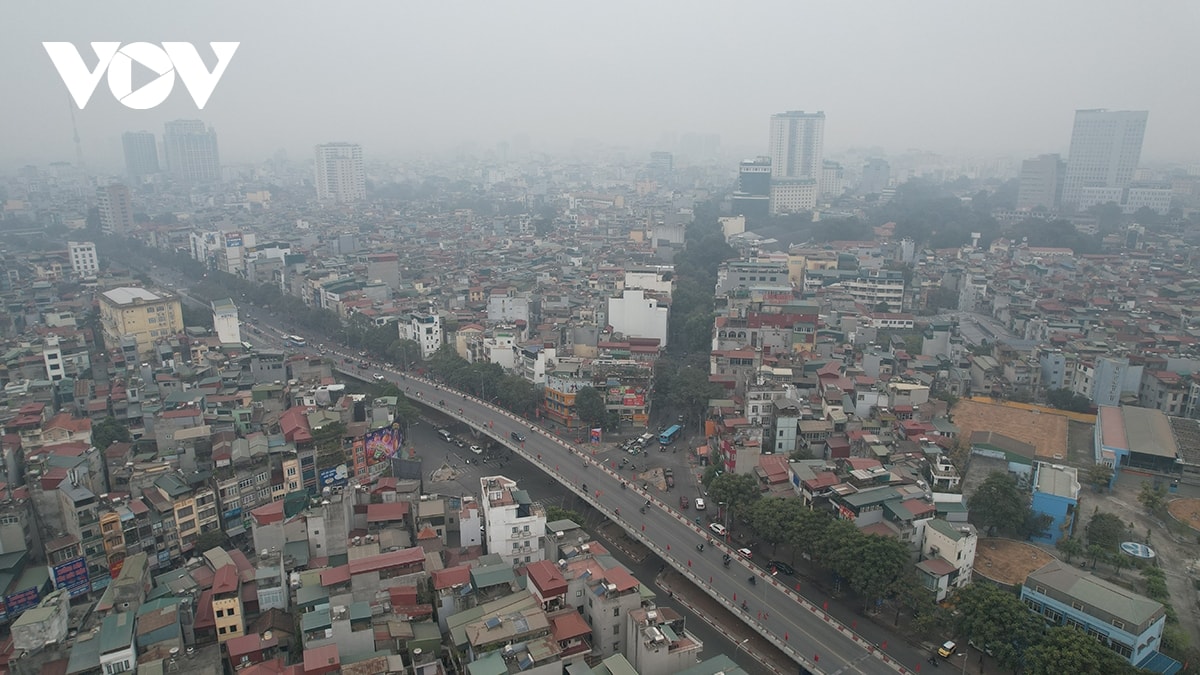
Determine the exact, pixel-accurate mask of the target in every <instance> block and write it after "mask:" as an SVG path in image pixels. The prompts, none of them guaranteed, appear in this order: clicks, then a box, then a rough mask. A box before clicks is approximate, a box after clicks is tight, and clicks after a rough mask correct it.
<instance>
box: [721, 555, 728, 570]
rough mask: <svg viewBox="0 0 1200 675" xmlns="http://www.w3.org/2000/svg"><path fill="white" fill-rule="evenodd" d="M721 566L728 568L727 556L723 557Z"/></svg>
mask: <svg viewBox="0 0 1200 675" xmlns="http://www.w3.org/2000/svg"><path fill="white" fill-rule="evenodd" d="M721 564H722V565H725V566H726V567H729V556H725V559H724V560H722V561H721Z"/></svg>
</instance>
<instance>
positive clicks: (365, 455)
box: [353, 423, 404, 477]
mask: <svg viewBox="0 0 1200 675" xmlns="http://www.w3.org/2000/svg"><path fill="white" fill-rule="evenodd" d="M403 446H404V431H403V430H402V429H401V428H400V425H399V424H398V423H397V424H392V425H391V426H387V427H382V428H380V429H375V430H374V431H369V432H367V433H366V435H364V436H363V440H362V450H361V456H360V450H359V447H358V446H357V443H356V444H355V447H354V448H353V452H354V457H355V462H354V471H355V473H356V475H359V476H361V477H366V476H372V475H380V474H382V473H383V472H384V471H386V470H387V467H388V464H389V460H390V459H391V458H392V457H395V456H396V454H397V453H398V452H400V448H401V447H403ZM360 460H361V461H360Z"/></svg>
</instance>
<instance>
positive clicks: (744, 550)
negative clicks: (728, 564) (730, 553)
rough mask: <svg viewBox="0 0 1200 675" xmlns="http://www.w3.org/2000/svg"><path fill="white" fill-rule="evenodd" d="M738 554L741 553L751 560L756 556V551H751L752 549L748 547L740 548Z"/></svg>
mask: <svg viewBox="0 0 1200 675" xmlns="http://www.w3.org/2000/svg"><path fill="white" fill-rule="evenodd" d="M738 555H740V556H742V557H743V558H746V559H747V560H749V559H750V558H753V557H754V552H753V551H751V550H750V549H748V548H739V549H738Z"/></svg>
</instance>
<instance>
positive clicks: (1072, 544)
mask: <svg viewBox="0 0 1200 675" xmlns="http://www.w3.org/2000/svg"><path fill="white" fill-rule="evenodd" d="M1055 546H1056V547H1057V548H1058V550H1059V551H1060V552H1061V553H1062V554H1063V555H1065V556H1067V564H1070V563H1071V559H1072V558H1074V557H1075V556H1077V555H1083V552H1084V547H1083V542H1081V541H1079V538H1078V537H1063V538H1062V539H1059V540H1058V543H1057V544H1055Z"/></svg>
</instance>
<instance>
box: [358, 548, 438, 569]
mask: <svg viewBox="0 0 1200 675" xmlns="http://www.w3.org/2000/svg"><path fill="white" fill-rule="evenodd" d="M424 562H425V550H424V549H421V548H406V549H404V550H402V551H393V552H391V553H380V554H379V555H373V556H370V557H367V558H359V559H357V560H351V561H350V562H349V563H347V565H348V566H349V567H350V574H352V575H354V574H363V573H364V572H378V571H379V570H385V569H388V568H389V567H401V566H405V565H415V564H418V563H421V564H423V563H424Z"/></svg>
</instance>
